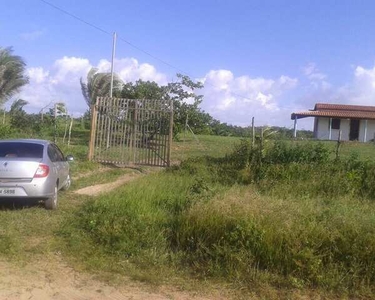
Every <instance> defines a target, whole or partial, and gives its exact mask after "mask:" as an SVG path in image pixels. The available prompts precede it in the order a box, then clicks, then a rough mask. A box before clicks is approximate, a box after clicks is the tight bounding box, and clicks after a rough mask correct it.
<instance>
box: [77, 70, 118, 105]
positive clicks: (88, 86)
mask: <svg viewBox="0 0 375 300" xmlns="http://www.w3.org/2000/svg"><path fill="white" fill-rule="evenodd" d="M80 83H81V90H82V95H83V98H85V101H86V103H87V105H88V106H89V107H91V105H92V104H94V103H95V101H96V98H97V97H109V92H110V87H111V73H98V69H97V68H91V70H90V71H89V72H88V74H87V83H85V82H83V80H82V78H81V80H80ZM123 84H124V83H123V82H122V80H121V79H120V78H119V77H118V76H117V75H116V74H114V77H113V92H115V93H116V92H117V91H119V90H121V88H122V86H123Z"/></svg>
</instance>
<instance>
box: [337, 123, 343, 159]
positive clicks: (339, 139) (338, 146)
mask: <svg viewBox="0 0 375 300" xmlns="http://www.w3.org/2000/svg"><path fill="white" fill-rule="evenodd" d="M341 134H342V131H341V130H339V136H338V138H337V145H336V159H338V158H339V155H340V153H339V150H340V144H341Z"/></svg>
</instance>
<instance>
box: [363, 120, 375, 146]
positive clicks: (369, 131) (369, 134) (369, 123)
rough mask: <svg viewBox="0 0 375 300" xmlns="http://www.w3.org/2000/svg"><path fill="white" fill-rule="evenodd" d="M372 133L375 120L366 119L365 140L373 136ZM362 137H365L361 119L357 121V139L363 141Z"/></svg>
mask: <svg viewBox="0 0 375 300" xmlns="http://www.w3.org/2000/svg"><path fill="white" fill-rule="evenodd" d="M374 133H375V120H368V121H367V134H366V142H368V141H370V140H372V139H373V138H374ZM364 138H365V120H361V121H360V123H359V141H360V142H363V141H364Z"/></svg>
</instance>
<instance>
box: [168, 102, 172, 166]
mask: <svg viewBox="0 0 375 300" xmlns="http://www.w3.org/2000/svg"><path fill="white" fill-rule="evenodd" d="M170 106H171V111H170V116H169V137H168V155H167V166H168V167H170V166H171V153H172V140H173V99H171V104H170Z"/></svg>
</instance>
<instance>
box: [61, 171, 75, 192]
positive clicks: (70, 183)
mask: <svg viewBox="0 0 375 300" xmlns="http://www.w3.org/2000/svg"><path fill="white" fill-rule="evenodd" d="M71 185H72V178H71V177H70V174H69V175H68V178H66V183H65V185H64V186H63V187H62V188H61V189H62V190H63V191H67V190H69V188H70V186H71Z"/></svg>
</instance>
